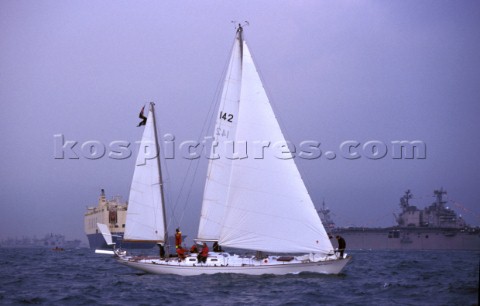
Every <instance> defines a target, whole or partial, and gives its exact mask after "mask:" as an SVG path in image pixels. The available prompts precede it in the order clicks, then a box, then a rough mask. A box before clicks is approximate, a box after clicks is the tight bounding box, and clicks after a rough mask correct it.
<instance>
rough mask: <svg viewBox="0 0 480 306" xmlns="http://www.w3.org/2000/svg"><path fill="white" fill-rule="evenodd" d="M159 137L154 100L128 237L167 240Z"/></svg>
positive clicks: (132, 198) (133, 192) (128, 221)
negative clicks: (156, 128)
mask: <svg viewBox="0 0 480 306" xmlns="http://www.w3.org/2000/svg"><path fill="white" fill-rule="evenodd" d="M156 138H157V137H156V131H155V116H154V113H153V103H152V105H151V109H150V111H149V112H148V116H147V122H146V125H145V130H144V131H143V136H142V140H141V143H140V147H139V151H138V155H137V160H136V162H135V171H134V173H133V179H132V185H131V188H130V195H129V198H128V211H127V217H126V222H125V234H124V240H128V241H152V242H164V240H165V235H166V233H165V232H166V230H165V223H164V222H165V211H164V207H163V197H162V190H161V177H160V172H159V169H160V168H159V167H160V165H159V162H160V161H159V158H158V144H157V140H156Z"/></svg>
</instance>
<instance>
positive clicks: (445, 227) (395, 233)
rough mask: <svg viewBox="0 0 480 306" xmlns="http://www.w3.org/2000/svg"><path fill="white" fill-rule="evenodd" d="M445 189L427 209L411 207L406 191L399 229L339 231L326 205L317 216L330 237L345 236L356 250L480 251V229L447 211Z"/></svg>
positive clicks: (399, 218) (344, 228) (359, 228)
mask: <svg viewBox="0 0 480 306" xmlns="http://www.w3.org/2000/svg"><path fill="white" fill-rule="evenodd" d="M446 194H447V192H446V191H445V190H443V188H441V189H439V190H434V197H435V202H433V203H432V204H431V205H430V206H428V207H425V208H424V209H419V208H418V207H416V206H414V205H411V204H410V200H411V199H412V198H413V194H412V193H411V192H410V190H407V191H406V192H405V194H404V195H403V196H402V197H401V198H400V208H401V213H400V214H399V215H395V214H394V215H395V220H396V222H397V224H396V225H394V226H391V227H385V228H367V227H336V226H335V223H334V222H333V220H332V218H331V216H330V210H329V209H328V208H326V207H325V202H324V203H323V206H322V208H321V209H319V210H318V214H319V215H320V218H321V219H322V222H323V224H324V227H325V229H326V230H327V231H328V233H329V235H330V237H331V238H332V239H334V237H335V236H337V235H340V236H342V237H343V238H344V239H345V240H346V242H347V248H348V249H353V250H477V251H478V250H480V228H479V227H478V226H477V227H472V226H469V225H467V224H466V222H465V220H464V219H463V218H462V217H461V216H459V215H457V213H456V212H455V211H454V210H452V209H451V208H449V207H447V205H446V204H447V201H446V200H445V199H444V196H445V195H446Z"/></svg>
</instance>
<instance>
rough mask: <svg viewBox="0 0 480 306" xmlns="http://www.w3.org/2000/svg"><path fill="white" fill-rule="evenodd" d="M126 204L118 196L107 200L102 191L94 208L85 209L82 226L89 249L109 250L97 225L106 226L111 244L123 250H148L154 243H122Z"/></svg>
mask: <svg viewBox="0 0 480 306" xmlns="http://www.w3.org/2000/svg"><path fill="white" fill-rule="evenodd" d="M127 209H128V203H127V202H122V198H121V197H120V196H115V197H113V198H112V199H110V200H107V197H106V196H105V190H104V189H102V190H101V193H100V197H99V198H98V204H97V206H96V207H87V211H86V212H85V218H84V225H85V234H86V235H87V238H88V244H89V246H90V248H91V249H102V248H109V247H108V246H107V244H106V242H105V240H104V239H103V236H102V234H101V233H100V231H99V230H98V228H97V223H103V224H107V225H108V227H109V229H110V232H111V233H112V238H113V242H115V244H116V246H117V247H121V248H124V249H150V248H152V247H153V246H155V244H154V243H131V242H125V241H123V234H124V232H125V219H126V216H127Z"/></svg>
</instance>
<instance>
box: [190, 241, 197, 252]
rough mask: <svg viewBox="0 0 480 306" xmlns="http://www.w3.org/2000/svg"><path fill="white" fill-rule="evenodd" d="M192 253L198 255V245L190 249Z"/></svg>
mask: <svg viewBox="0 0 480 306" xmlns="http://www.w3.org/2000/svg"><path fill="white" fill-rule="evenodd" d="M190 253H198V248H197V244H196V243H194V244H193V245H192V247H191V248H190Z"/></svg>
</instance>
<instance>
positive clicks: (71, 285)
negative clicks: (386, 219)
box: [0, 249, 480, 305]
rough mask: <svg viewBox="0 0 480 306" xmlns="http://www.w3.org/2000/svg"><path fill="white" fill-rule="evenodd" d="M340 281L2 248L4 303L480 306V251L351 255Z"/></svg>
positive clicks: (331, 277)
mask: <svg viewBox="0 0 480 306" xmlns="http://www.w3.org/2000/svg"><path fill="white" fill-rule="evenodd" d="M349 253H350V254H351V255H352V256H353V261H352V262H351V263H350V264H349V265H348V266H347V267H346V268H345V270H344V271H343V272H342V273H341V274H340V275H320V274H312V273H305V274H304V273H301V274H298V275H285V276H274V275H264V276H248V275H235V274H217V275H209V276H207V275H201V276H190V277H182V276H175V275H150V274H144V273H141V272H139V271H137V270H133V269H131V268H128V267H125V266H123V265H120V264H119V263H117V262H116V261H115V260H114V259H113V258H112V257H111V256H109V255H97V254H95V253H94V251H93V250H90V249H76V250H65V251H52V250H50V249H0V304H1V305H5V304H7V305H8V304H44V305H94V304H102V305H161V304H178V305H180V304H183V305H246V304H250V305H475V304H477V303H478V294H479V259H480V253H479V252H467V251H351V252H349Z"/></svg>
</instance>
